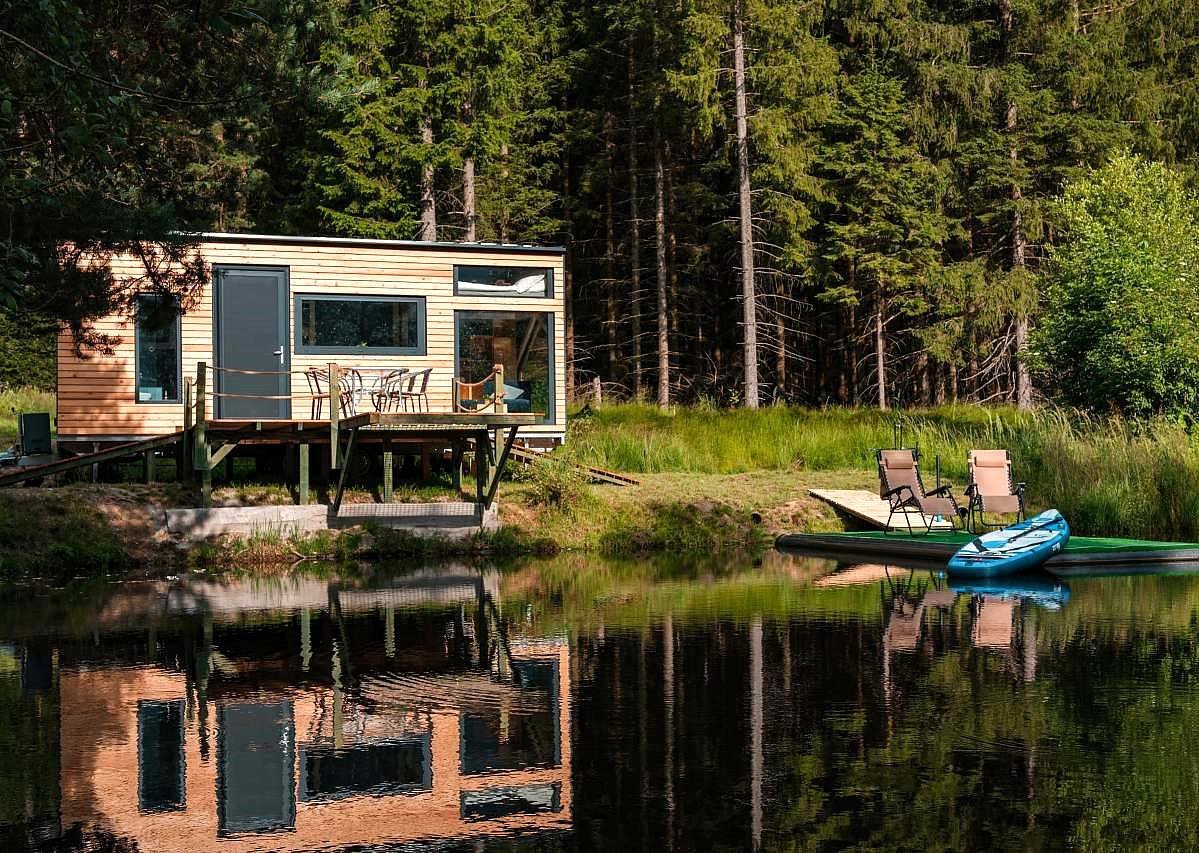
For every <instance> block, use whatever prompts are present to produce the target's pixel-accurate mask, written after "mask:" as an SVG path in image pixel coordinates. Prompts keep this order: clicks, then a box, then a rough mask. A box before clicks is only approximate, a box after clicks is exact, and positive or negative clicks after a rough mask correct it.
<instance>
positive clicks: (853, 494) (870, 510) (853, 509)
mask: <svg viewBox="0 0 1199 853" xmlns="http://www.w3.org/2000/svg"><path fill="white" fill-rule="evenodd" d="M808 494H809V495H811V496H812V497H814V498H818V499H820V500H822V501H824V502H825V503H828V504H831V505H832V506H833V507H835V508H836V509H839V510H841V511H842V512H844V513H846V514H847V515H851V516H853V517H854V518H856V519H859V520H860V521H865V522H867V523H868V524H871V525H873V526H875V527H878V528H880V529H886V528H887V516H888V515H890V513H891V510H890V508H889V505H888V504H887V502H886V501H885V500H883V499H882V498H880V497H879V496H878V495H876V494H874V493H873V492H867V491H865V490H863V489H808ZM908 516H911V524H912V528H913V529H920V530H925V529H926V528H927V525H928V524H929V523H931V524H932V529H933V530H952V529H953V523H952V522H951V521H950V520H948V519H942V520H941V521H933V520H932V519H931V518H929V517H928V516H926V515H924V514H923V513H919V512H916V511H915V510H902V511H900V512H897V513H895V516H894V518H892V519H891V527H890V529H891V530H904V531H906V530H907V529H908Z"/></svg>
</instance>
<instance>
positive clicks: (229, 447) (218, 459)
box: [208, 441, 237, 467]
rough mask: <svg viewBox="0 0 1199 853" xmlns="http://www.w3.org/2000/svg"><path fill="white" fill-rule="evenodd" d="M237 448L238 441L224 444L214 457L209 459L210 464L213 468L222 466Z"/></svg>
mask: <svg viewBox="0 0 1199 853" xmlns="http://www.w3.org/2000/svg"><path fill="white" fill-rule="evenodd" d="M235 447H237V442H236V441H229V442H226V443H224V444H222V445H221V446H220V447H218V448H217V449H216V451H215V452H214V453H213V454H212V457H211V458H210V459H209V463H208V464H209V465H211V466H212V467H216V466H217V465H220V464H221V463H222V462H224V461H225V457H226V456H228V455H229V454H230V453H232V452H233V449H234V448H235Z"/></svg>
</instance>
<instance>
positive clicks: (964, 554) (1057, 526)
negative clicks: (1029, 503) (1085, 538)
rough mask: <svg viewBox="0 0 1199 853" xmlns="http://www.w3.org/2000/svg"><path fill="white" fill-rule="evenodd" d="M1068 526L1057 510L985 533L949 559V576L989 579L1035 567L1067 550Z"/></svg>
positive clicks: (1047, 511)
mask: <svg viewBox="0 0 1199 853" xmlns="http://www.w3.org/2000/svg"><path fill="white" fill-rule="evenodd" d="M1069 540H1070V525H1068V524H1067V523H1066V519H1064V518H1062V514H1061V513H1060V512H1058V511H1057V510H1056V509H1050V510H1046V511H1045V512H1043V513H1041V514H1040V515H1037V516H1033V517H1032V518H1030V519H1027V520H1026V521H1021V522H1019V523H1017V524H1013V525H1011V526H1009V527H1005V528H1003V529H1002V530H993V531H991V532H989V533H984V534H982V535H981V536H979V537H977V538H976V539H974V540H972V541H970V542H968V543H966V544H965V545H963V546H962V547H961V548H959V549H958V552H957V553H956V554H954V555H953V556H952V557H950V558H949V566H948V570H949V573H950V574H951V575H959V576H963V575H964V576H968V577H991V576H993V575H1010V574H1015V573H1016V572H1027V571H1030V570H1032V569H1035V568H1038V567H1039V566H1040V565H1041V564H1042V563H1044V562H1045V561H1046V560H1048V559H1049V558H1050V557H1052V556H1053V555H1054V554H1056V553H1058V552H1059V551H1061V550H1062V548H1064V547H1066V543H1067V542H1068V541H1069Z"/></svg>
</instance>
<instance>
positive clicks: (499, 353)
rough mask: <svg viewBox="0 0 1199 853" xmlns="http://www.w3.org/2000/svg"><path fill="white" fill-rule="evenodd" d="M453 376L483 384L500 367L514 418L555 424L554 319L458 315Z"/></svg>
mask: <svg viewBox="0 0 1199 853" xmlns="http://www.w3.org/2000/svg"><path fill="white" fill-rule="evenodd" d="M455 317H456V321H457V329H456V333H457V334H456V337H457V371H456V372H457V376H458V378H459V379H460V380H462V381H463V382H482V381H483V380H484V379H486V378H487V376H488V375H490V374H491V372H492V369H493V367H494V366H495V365H497V364H502V365H504V402H505V403H506V404H507V407H508V411H509V412H513V413H520V412H534V413H536V414H540V415H542V417H540V418H538V420H537V422H538V423H543V424H548V423H553V422H554V365H553V354H554V346H553V327H554V315H553V314H547V313H533V312H518V311H457V312H455Z"/></svg>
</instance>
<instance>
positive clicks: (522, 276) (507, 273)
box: [454, 266, 554, 296]
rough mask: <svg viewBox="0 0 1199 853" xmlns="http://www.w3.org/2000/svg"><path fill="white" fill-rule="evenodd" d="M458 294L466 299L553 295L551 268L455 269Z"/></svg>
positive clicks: (463, 267) (461, 267) (455, 283)
mask: <svg viewBox="0 0 1199 853" xmlns="http://www.w3.org/2000/svg"><path fill="white" fill-rule="evenodd" d="M454 292H455V293H460V294H462V295H463V296H471V295H474V296H553V295H554V271H553V270H552V269H551V268H549V267H467V266H457V267H454Z"/></svg>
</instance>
